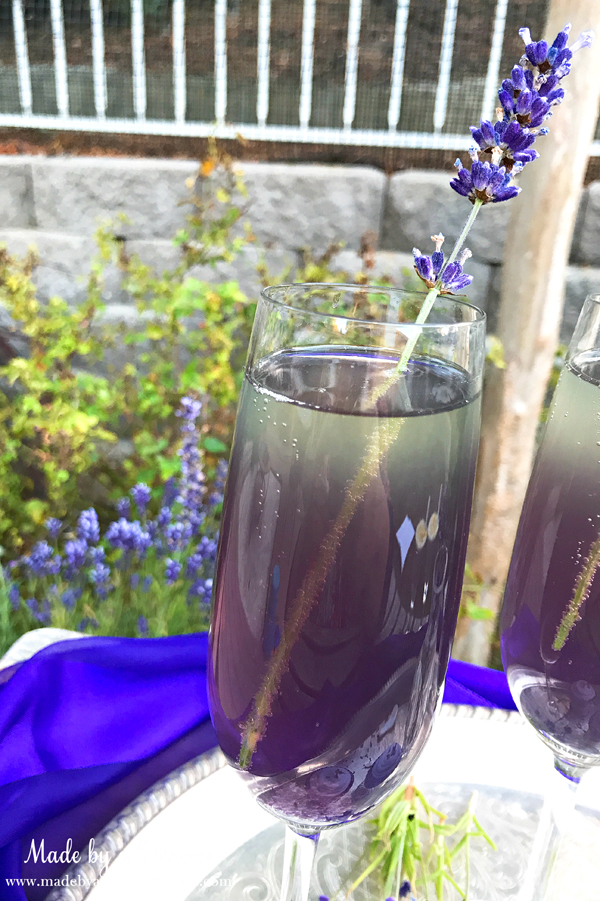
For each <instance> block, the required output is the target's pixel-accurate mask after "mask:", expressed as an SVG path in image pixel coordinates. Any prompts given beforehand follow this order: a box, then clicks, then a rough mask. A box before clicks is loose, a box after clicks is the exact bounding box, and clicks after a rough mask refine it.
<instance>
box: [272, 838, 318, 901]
mask: <svg viewBox="0 0 600 901" xmlns="http://www.w3.org/2000/svg"><path fill="white" fill-rule="evenodd" d="M318 844H319V833H318V832H317V833H315V834H314V835H301V834H300V833H298V832H295V831H294V830H293V829H292V828H290V826H286V827H285V850H284V856H283V882H282V885H281V901H308V895H309V891H310V878H311V875H312V869H313V863H314V859H315V854H316V853H317V845H318Z"/></svg>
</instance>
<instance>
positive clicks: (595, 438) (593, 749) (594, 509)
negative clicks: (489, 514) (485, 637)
mask: <svg viewBox="0 0 600 901" xmlns="http://www.w3.org/2000/svg"><path fill="white" fill-rule="evenodd" d="M599 564H600V356H599V354H598V351H583V352H581V353H577V354H575V355H574V356H573V357H572V358H571V359H570V361H569V362H568V363H567V365H566V366H565V369H564V370H563V372H562V373H561V377H560V380H559V384H558V387H557V390H556V394H555V397H554V400H553V404H552V407H551V410H550V414H549V418H548V423H547V425H546V430H545V433H544V439H543V442H542V445H541V447H540V450H539V452H538V456H537V459H536V463H535V467H534V471H533V474H532V477H531V481H530V484H529V488H528V492H527V498H526V501H525V505H524V507H523V512H522V515H521V521H520V524H519V531H518V535H517V539H516V542H515V551H514V554H513V560H512V564H511V569H510V575H509V579H508V583H507V587H506V594H505V600H504V607H503V610H502V618H501V631H502V657H503V661H504V666H505V669H506V672H507V674H508V678H509V681H510V685H511V691H512V693H513V696H514V697H515V700H516V701H517V703H518V704H519V707H520V708H521V710H522V712H523V714H524V715H525V717H526V718H527V719H528V720H529V721H530V722H531V723H532V725H533V726H534V727H535V728H536V729H537V731H538V733H539V734H540V736H541V737H542V738H543V739H544V740H545V741H546V743H547V744H549V745H550V746H551V747H552V749H553V750H554V751H555V753H556V754H557V755H559V756H562V757H566V758H567V759H573V758H575V759H578V758H579V757H580V756H581V757H584V758H590V759H591V760H590V762H593V759H594V758H596V759H597V762H600V576H598V574H597V569H598V565H599Z"/></svg>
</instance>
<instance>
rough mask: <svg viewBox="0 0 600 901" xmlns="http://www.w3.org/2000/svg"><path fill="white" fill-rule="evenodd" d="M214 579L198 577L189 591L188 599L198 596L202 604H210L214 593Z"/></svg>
mask: <svg viewBox="0 0 600 901" xmlns="http://www.w3.org/2000/svg"><path fill="white" fill-rule="evenodd" d="M212 587H213V580H212V579H196V581H195V582H194V583H193V585H192V586H191V588H190V589H189V591H188V601H192V600H193V599H194V598H198V599H199V601H200V604H201V605H202V604H208V603H209V602H210V598H211V595H212Z"/></svg>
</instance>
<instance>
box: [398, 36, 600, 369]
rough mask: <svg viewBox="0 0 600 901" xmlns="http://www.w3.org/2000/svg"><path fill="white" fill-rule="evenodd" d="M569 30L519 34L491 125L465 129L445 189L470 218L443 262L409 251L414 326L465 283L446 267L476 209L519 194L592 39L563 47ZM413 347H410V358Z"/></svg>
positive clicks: (459, 272)
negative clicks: (417, 308) (544, 36)
mask: <svg viewBox="0 0 600 901" xmlns="http://www.w3.org/2000/svg"><path fill="white" fill-rule="evenodd" d="M570 31H571V26H570V25H565V27H564V28H563V30H562V31H559V33H558V34H557V36H556V38H555V39H554V41H553V43H552V44H551V45H550V46H548V44H547V43H546V41H532V39H531V33H530V31H529V29H528V28H521V29H520V30H519V34H520V36H521V37H522V39H523V41H524V43H525V53H524V54H523V56H522V57H521V59H520V61H519V64H518V65H517V66H514V67H513V70H512V72H511V76H510V78H507V79H505V80H504V81H503V82H502V86H501V88H500V90H499V91H498V99H499V101H500V106H499V107H498V109H497V110H496V116H497V121H496V122H495V123H492V122H490V121H488V120H487V119H482V120H481V122H480V124H479V127H475V126H473V127H471V134H472V135H473V141H474V144H473V146H472V147H471V148H470V150H469V157H470V163H469V164H467V165H466V166H464V165H463V163H462V162H461V160H460V159H457V160H456V163H455V167H456V169H457V175H456V177H455V178H453V179H452V180H451V181H450V187H451V188H453V190H454V191H456V192H457V194H460V195H461V196H463V197H467V198H468V199H469V200H470V201H471V203H472V204H473V211H472V213H471V216H470V217H469V219H468V221H467V224H466V226H465V228H464V229H463V231H462V233H461V235H460V237H459V238H458V240H457V242H456V244H455V246H454V248H453V250H452V253H451V254H450V257H449V259H448V260H447V261H445V262H444V261H443V260H442V263H441V264H436V257H437V256H438V255H439V248H437V246H436V251H435V253H434V254H432V256H431V257H427V256H424V255H421V253H420V251H417V252H416V253H415V251H413V253H415V270H416V272H417V275H418V276H419V278H421V279H422V280H423V281H424V282H425V284H426V285H427V287H428V288H429V289H430V290H429V294H428V295H427V298H426V300H425V302H424V304H423V308H422V311H421V314H423V315H421V314H420V315H419V317H418V318H417V322H424V321H425V319H426V318H427V316H428V315H429V311H430V309H431V307H432V305H433V302H434V300H435V298H436V297H437V295H438V294H449V293H455V291H457V290H461V289H462V288H464V287H466V286H467V284H470V281H469V282H466V281H465V278H466V277H468V276H465V275H464V273H463V272H462V264H463V263H464V259H461V261H460V263H459V264H458V265H459V266H460V270H458V269H456V268H452V269H451V268H450V267H453V266H454V264H455V261H456V259H457V257H458V255H459V253H460V252H461V249H462V246H463V244H464V241H465V239H466V237H467V234H468V232H469V231H470V229H471V226H472V225H473V222H474V221H475V217H476V216H477V214H478V212H479V210H480V209H481V207H482V206H484V205H486V204H488V203H502V202H504V201H506V200H511V199H512V198H513V197H516V196H517V195H518V194H519V193H520V191H521V188H519V187H518V186H517V185H516V184H514V182H513V180H514V178H515V176H517V175H518V174H519V173H520V172H521V171H522V170H523V169H524V167H525V166H526V165H528V163H531V162H533V161H534V160H535V159H537V158H538V156H539V153H538V151H537V150H535V149H534V148H533V144H534V143H535V141H536V140H537V138H538V137H540V136H543V135H546V134H548V128H547V127H546V126H544V125H543V122H545V121H546V120H547V119H549V118H550V117H551V116H552V111H553V108H554V107H555V106H558V105H559V104H560V103H562V101H563V99H564V97H565V91H564V89H563V87H562V86H561V82H562V80H563V78H565V77H566V76H567V75H568V74H569V72H570V71H571V64H572V59H573V54H574V53H576V52H577V51H578V50H581V49H582V48H583V47H589V46H590V44H591V43H592V40H593V37H594V35H593V33H592V32H589V31H588V32H583V33H582V34H581V35H580V36H579V38H578V39H577V40H576V41H575V42H574V44H572V45H571V47H567V41H568V37H569V33H570ZM433 240H436V238H435V237H434V238H433ZM448 270H450V271H449V272H448ZM433 277H435V281H433ZM469 278H470V277H469ZM471 280H472V279H471ZM432 281H433V284H432ZM415 341H416V339H415ZM413 348H414V345H413V347H411V351H410V352H411V353H412V350H413Z"/></svg>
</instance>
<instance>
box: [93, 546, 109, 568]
mask: <svg viewBox="0 0 600 901" xmlns="http://www.w3.org/2000/svg"><path fill="white" fill-rule="evenodd" d="M89 553H90V560H91V561H92V563H93V564H96V563H104V560H105V558H106V551H105V550H104V548H103V547H91V548H90V550H89Z"/></svg>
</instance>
